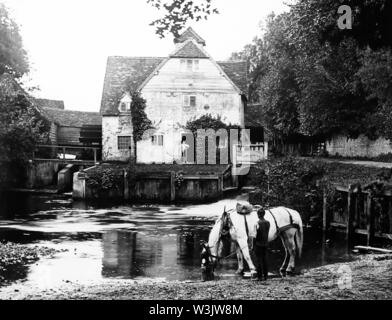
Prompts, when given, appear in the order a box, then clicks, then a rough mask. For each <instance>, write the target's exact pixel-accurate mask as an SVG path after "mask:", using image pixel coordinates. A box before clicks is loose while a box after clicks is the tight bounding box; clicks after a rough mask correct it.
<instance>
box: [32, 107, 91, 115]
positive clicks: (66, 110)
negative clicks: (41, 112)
mask: <svg viewBox="0 0 392 320" xmlns="http://www.w3.org/2000/svg"><path fill="white" fill-rule="evenodd" d="M39 108H42V109H49V110H55V111H60V112H78V113H96V114H99V111H81V110H70V109H58V108H51V107H39Z"/></svg>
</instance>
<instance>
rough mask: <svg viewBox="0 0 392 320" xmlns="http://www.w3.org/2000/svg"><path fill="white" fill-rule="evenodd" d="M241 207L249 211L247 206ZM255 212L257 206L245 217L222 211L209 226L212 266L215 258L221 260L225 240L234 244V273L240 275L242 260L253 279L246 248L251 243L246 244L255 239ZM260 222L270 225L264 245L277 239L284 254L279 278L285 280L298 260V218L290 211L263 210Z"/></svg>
mask: <svg viewBox="0 0 392 320" xmlns="http://www.w3.org/2000/svg"><path fill="white" fill-rule="evenodd" d="M244 206H248V207H249V206H250V207H251V205H250V204H249V203H248V204H245V205H244ZM259 208H260V207H259ZM257 209H258V206H255V207H254V208H253V210H252V211H251V212H250V213H248V214H240V213H237V211H236V210H235V209H233V210H230V211H229V212H226V209H225V210H224V212H223V214H222V216H221V217H220V218H219V219H218V220H217V221H216V223H215V225H214V226H213V228H212V230H211V232H210V235H209V239H208V249H209V250H210V255H211V257H210V258H211V262H212V264H213V265H214V266H215V265H216V263H217V260H218V259H219V258H223V257H222V251H223V243H224V242H225V240H231V241H233V242H235V244H236V253H237V259H238V270H237V271H236V273H238V274H241V273H243V271H244V259H245V260H246V262H247V263H248V266H249V269H250V272H251V275H252V276H254V275H255V274H256V273H257V272H256V268H255V265H254V264H253V261H252V259H251V256H250V251H249V249H250V248H249V246H248V244H249V242H251V241H248V240H251V238H254V237H255V236H256V230H257V229H256V226H257V222H258V220H259V218H258V215H257ZM241 213H242V212H241ZM264 218H265V219H266V220H268V221H269V223H270V230H269V234H268V242H271V241H273V240H275V239H276V238H278V237H280V238H281V239H282V243H283V246H284V248H285V251H286V257H285V259H284V262H283V264H282V266H281V268H280V273H281V275H282V276H285V275H286V272H287V273H293V272H294V269H295V258H296V256H298V257H301V253H302V245H303V227H302V220H301V216H300V214H299V213H298V212H297V211H295V210H292V209H288V208H285V207H278V208H273V209H266V210H265V216H264Z"/></svg>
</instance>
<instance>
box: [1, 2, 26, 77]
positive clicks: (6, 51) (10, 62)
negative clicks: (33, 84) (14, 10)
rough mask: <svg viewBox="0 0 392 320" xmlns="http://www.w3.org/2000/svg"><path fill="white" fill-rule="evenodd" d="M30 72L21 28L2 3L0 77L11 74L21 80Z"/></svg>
mask: <svg viewBox="0 0 392 320" xmlns="http://www.w3.org/2000/svg"><path fill="white" fill-rule="evenodd" d="M28 72H29V62H28V58H27V53H26V50H25V49H24V48H23V43H22V37H21V35H20V32H19V27H18V25H17V24H16V23H15V21H14V20H12V18H11V17H10V16H9V13H8V10H7V8H6V7H5V5H4V4H2V3H0V76H1V75H2V74H4V73H9V74H12V75H13V76H14V77H15V78H20V77H22V76H23V75H24V74H26V73H28Z"/></svg>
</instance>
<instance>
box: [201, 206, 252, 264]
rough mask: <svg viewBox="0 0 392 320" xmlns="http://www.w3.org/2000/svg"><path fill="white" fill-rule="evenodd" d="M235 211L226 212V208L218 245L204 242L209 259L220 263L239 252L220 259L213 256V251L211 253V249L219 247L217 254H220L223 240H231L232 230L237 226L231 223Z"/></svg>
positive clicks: (235, 251) (221, 218) (222, 217)
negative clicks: (231, 216)
mask: <svg viewBox="0 0 392 320" xmlns="http://www.w3.org/2000/svg"><path fill="white" fill-rule="evenodd" d="M233 211H234V209H231V210H229V211H226V207H225V208H224V211H223V214H222V216H221V217H220V221H221V222H222V225H221V227H220V230H219V237H218V240H217V241H216V243H215V244H214V245H213V246H209V245H208V242H205V241H203V246H204V247H205V248H206V251H207V255H208V258H215V259H217V261H218V262H219V261H221V260H225V259H228V258H230V257H232V256H233V255H234V254H236V253H237V250H236V249H235V250H234V251H232V252H230V253H229V254H228V255H226V256H223V257H220V256H219V255H213V254H212V253H211V251H210V249H212V248H213V247H215V246H216V245H218V248H217V253H219V245H220V243H221V240H222V239H224V238H231V237H230V229H231V228H234V229H235V226H234V225H233V223H232V222H231V219H230V213H231V212H233ZM230 240H231V239H230ZM244 248H245V247H243V248H240V249H241V250H242V249H244Z"/></svg>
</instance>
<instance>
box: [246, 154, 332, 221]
mask: <svg viewBox="0 0 392 320" xmlns="http://www.w3.org/2000/svg"><path fill="white" fill-rule="evenodd" d="M325 173H326V169H325V167H324V166H323V165H322V164H320V163H313V162H311V161H303V160H302V159H295V158H281V159H277V160H270V161H265V162H261V163H259V164H258V165H257V166H256V167H255V168H254V170H253V174H252V180H253V183H255V184H256V186H257V187H258V188H259V189H258V190H257V191H256V192H254V193H252V194H251V195H250V201H251V202H252V203H254V204H256V203H257V204H261V205H263V206H266V207H270V206H271V207H274V206H282V205H283V206H287V207H290V208H293V209H295V210H298V211H299V212H301V214H304V215H305V216H309V215H312V214H314V213H315V212H317V211H318V210H319V209H320V208H319V207H320V203H322V191H323V189H322V186H321V184H320V180H321V179H322V178H323V176H324V175H325Z"/></svg>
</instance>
